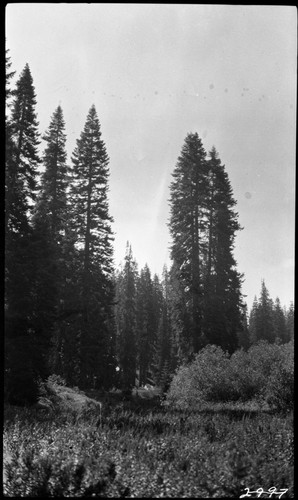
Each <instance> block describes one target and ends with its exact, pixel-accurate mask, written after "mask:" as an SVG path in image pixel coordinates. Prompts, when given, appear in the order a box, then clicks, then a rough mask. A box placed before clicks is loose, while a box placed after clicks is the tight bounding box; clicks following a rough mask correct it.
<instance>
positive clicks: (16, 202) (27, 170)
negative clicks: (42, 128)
mask: <svg viewBox="0 0 298 500" xmlns="http://www.w3.org/2000/svg"><path fill="white" fill-rule="evenodd" d="M35 106H36V95H35V89H34V86H33V79H32V76H31V72H30V69H29V66H28V64H26V65H25V68H24V70H23V71H22V73H21V75H20V78H19V80H18V81H17V83H16V90H15V96H14V100H13V103H12V108H11V139H12V141H13V148H12V150H11V157H10V158H9V159H8V160H9V167H8V170H7V174H6V204H5V215H6V217H5V226H6V228H9V229H10V230H12V231H14V232H19V233H20V232H22V231H25V232H27V231H28V217H30V215H31V212H32V209H33V206H34V201H35V199H36V191H37V181H36V176H37V168H38V166H39V165H40V162H41V160H40V158H39V153H38V145H39V144H40V141H39V131H38V122H37V115H36V111H35Z"/></svg>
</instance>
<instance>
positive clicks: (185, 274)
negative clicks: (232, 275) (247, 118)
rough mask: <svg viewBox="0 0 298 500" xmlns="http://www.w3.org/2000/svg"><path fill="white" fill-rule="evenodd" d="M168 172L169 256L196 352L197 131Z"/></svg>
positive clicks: (199, 294) (200, 164)
mask: <svg viewBox="0 0 298 500" xmlns="http://www.w3.org/2000/svg"><path fill="white" fill-rule="evenodd" d="M172 175H173V181H172V183H171V186H170V209H171V216H170V224H169V228H170V234H171V236H172V247H171V258H172V260H173V263H174V265H175V269H176V276H177V279H178V281H179V282H180V284H181V287H182V290H183V293H184V297H185V301H186V307H187V315H188V318H189V327H188V328H187V330H189V333H190V339H189V342H188V343H189V345H190V348H191V350H192V352H197V351H198V350H199V349H200V347H202V345H203V331H202V307H203V283H202V267H201V266H202V255H203V254H204V253H205V252H206V238H205V231H206V220H205V218H204V212H205V206H204V201H205V198H206V188H207V161H206V151H205V150H204V148H203V144H202V141H201V139H200V138H199V136H198V134H197V133H195V134H188V135H187V137H186V139H185V143H184V145H183V147H182V151H181V154H180V156H179V158H178V161H177V164H176V167H175V169H174V172H173V174H172ZM184 330H185V329H184ZM181 334H182V335H183V332H181Z"/></svg>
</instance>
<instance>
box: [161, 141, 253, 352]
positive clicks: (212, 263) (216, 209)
mask: <svg viewBox="0 0 298 500" xmlns="http://www.w3.org/2000/svg"><path fill="white" fill-rule="evenodd" d="M173 179H174V180H173V181H172V183H171V186H170V190H171V197H170V208H171V217H170V224H169V227H170V233H171V236H172V241H173V243H172V248H171V257H172V260H173V271H172V279H175V280H176V281H177V284H176V287H175V288H176V291H177V293H176V299H177V301H176V310H177V314H178V316H179V318H177V320H178V321H179V324H180V333H179V337H180V341H179V343H180V348H181V349H182V351H184V352H185V354H186V356H187V357H189V356H190V355H191V354H192V353H196V352H198V350H199V349H200V348H202V347H203V346H204V345H206V343H214V344H217V345H220V346H221V347H222V348H224V349H225V350H229V351H230V352H233V351H234V350H235V349H236V348H237V344H238V337H237V333H238V330H239V329H240V328H241V325H242V322H241V317H242V316H241V308H242V306H243V304H242V298H241V275H240V274H239V273H238V272H237V269H236V261H235V259H234V257H233V248H234V239H235V233H236V231H238V230H239V229H240V226H239V224H238V221H237V218H238V214H237V213H236V212H235V211H234V209H233V207H234V205H235V204H236V201H235V200H234V198H233V193H232V188H231V185H230V182H229V179H228V175H227V173H226V171H225V168H224V166H223V165H222V164H221V161H220V159H219V158H218V153H217V152H216V150H215V148H213V149H212V150H211V152H210V159H209V160H208V159H207V155H206V152H205V150H204V148H203V145H202V141H201V139H200V138H199V136H198V134H197V133H195V134H188V135H187V137H186V139H185V143H184V145H183V148H182V152H181V155H180V156H179V158H178V162H177V164H176V167H175V169H174V172H173ZM180 357H181V356H180Z"/></svg>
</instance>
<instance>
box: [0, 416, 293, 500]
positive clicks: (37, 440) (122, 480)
mask: <svg viewBox="0 0 298 500" xmlns="http://www.w3.org/2000/svg"><path fill="white" fill-rule="evenodd" d="M4 445H5V451H6V452H7V453H9V461H6V463H5V478H4V494H5V496H20V497H22V496H29V497H30V496H40V497H41V496H45V497H47V496H48V497H49V496H60V497H64V496H66V497H69V496H73V497H81V496H84V497H86V496H90V497H92V496H97V497H104V498H124V497H125V498H136V497H137V498H140V497H147V498H148V497H149V498H150V497H151V498H156V497H157V498H160V497H168V498H177V497H184V498H185V497H190V498H191V497H195V498H214V497H224V498H227V497H228V498H239V496H240V494H241V493H244V488H245V487H249V488H250V489H251V490H256V489H257V488H258V487H259V486H260V485H262V486H263V487H264V489H268V488H270V487H271V486H276V487H277V489H280V488H288V489H289V491H288V493H287V494H286V495H284V496H283V498H289V497H290V498H291V497H293V417H292V415H287V416H278V415H277V416H275V415H273V416H272V415H269V414H258V413H257V412H255V413H252V414H251V416H249V415H247V414H246V413H245V412H242V416H241V415H237V418H236V419H235V418H234V414H233V411H230V412H228V411H225V412H223V411H220V410H219V411H217V412H212V411H211V409H210V411H208V412H207V411H206V412H200V413H198V412H194V411H193V412H185V411H184V412H183V411H170V410H168V411H162V412H161V411H155V412H153V411H150V412H145V411H144V412H143V413H134V412H133V411H128V410H122V411H121V409H120V408H118V409H117V411H116V410H113V411H112V412H111V415H110V417H109V421H108V418H107V417H106V419H105V420H104V421H103V426H102V427H101V428H96V427H95V426H94V425H91V424H90V422H89V421H80V422H79V423H76V424H71V423H70V422H64V421H62V420H60V419H58V420H57V419H55V420H54V419H53V420H52V421H48V422H36V420H35V414H34V413H32V415H31V417H30V415H29V414H28V413H27V414H26V415H24V414H23V413H22V414H20V415H16V418H15V419H14V420H10V421H9V422H7V423H6V425H5V429H4Z"/></svg>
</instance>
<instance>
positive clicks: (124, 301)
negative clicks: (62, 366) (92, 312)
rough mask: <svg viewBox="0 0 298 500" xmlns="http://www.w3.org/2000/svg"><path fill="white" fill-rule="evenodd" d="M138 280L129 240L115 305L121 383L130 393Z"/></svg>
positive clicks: (133, 379)
mask: <svg viewBox="0 0 298 500" xmlns="http://www.w3.org/2000/svg"><path fill="white" fill-rule="evenodd" d="M136 281H137V263H136V261H135V260H134V258H133V254H132V250H131V246H130V244H129V243H128V242H127V246H126V254H125V258H124V266H123V269H122V270H121V271H120V272H119V273H118V276H117V286H116V306H115V309H116V311H115V318H116V328H117V337H116V338H117V356H118V361H119V367H120V384H121V388H122V390H123V391H127V392H130V391H131V390H132V387H134V385H135V379H136V370H137V364H136V360H137V319H136V293H137V292H136Z"/></svg>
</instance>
